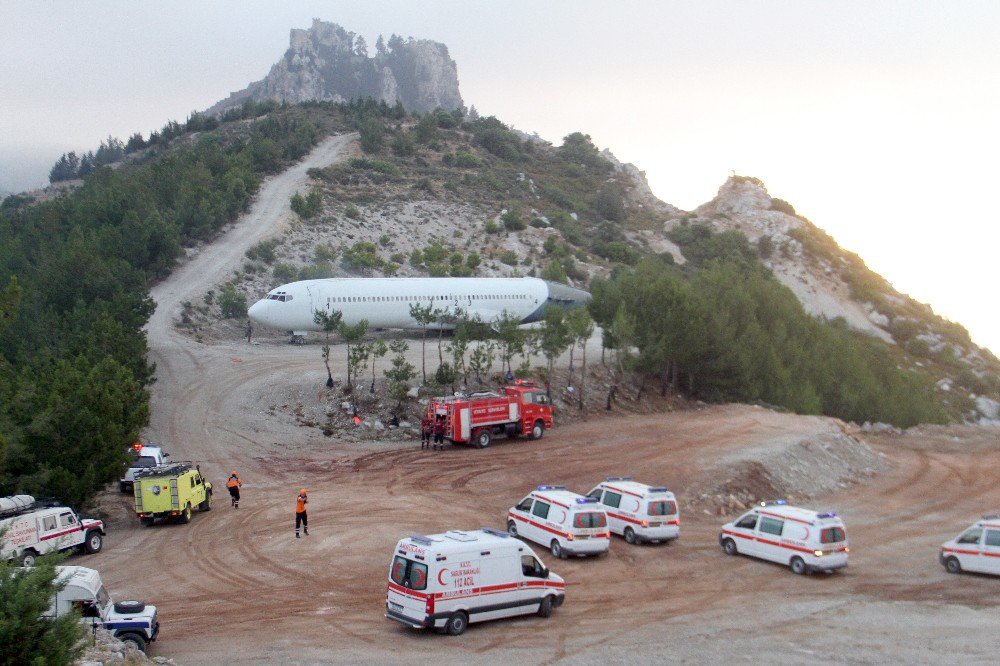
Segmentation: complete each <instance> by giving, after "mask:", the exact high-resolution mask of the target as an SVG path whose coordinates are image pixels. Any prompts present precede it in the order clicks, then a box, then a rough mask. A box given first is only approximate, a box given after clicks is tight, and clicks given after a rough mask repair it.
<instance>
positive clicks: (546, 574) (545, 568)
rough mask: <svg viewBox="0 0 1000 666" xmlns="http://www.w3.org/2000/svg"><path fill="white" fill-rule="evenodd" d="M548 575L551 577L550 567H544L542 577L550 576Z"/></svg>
mask: <svg viewBox="0 0 1000 666" xmlns="http://www.w3.org/2000/svg"><path fill="white" fill-rule="evenodd" d="M548 577H549V568H548V567H542V578H548Z"/></svg>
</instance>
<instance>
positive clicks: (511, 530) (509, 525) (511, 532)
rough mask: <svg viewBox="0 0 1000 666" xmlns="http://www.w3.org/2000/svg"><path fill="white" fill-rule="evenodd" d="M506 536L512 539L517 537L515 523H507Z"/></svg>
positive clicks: (509, 521) (511, 521)
mask: <svg viewBox="0 0 1000 666" xmlns="http://www.w3.org/2000/svg"><path fill="white" fill-rule="evenodd" d="M507 534H509V535H511V536H512V537H516V536H517V523H515V522H514V521H513V520H508V521H507Z"/></svg>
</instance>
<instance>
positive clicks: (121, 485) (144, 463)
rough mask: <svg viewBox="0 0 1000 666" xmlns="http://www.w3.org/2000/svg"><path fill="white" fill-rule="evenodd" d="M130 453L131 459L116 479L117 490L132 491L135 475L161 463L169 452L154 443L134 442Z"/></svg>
mask: <svg viewBox="0 0 1000 666" xmlns="http://www.w3.org/2000/svg"><path fill="white" fill-rule="evenodd" d="M130 452H131V454H132V460H131V462H129V465H128V469H126V470H125V473H124V474H122V476H121V479H119V481H118V490H120V491H121V492H123V493H128V492H131V491H132V488H133V486H134V485H135V475H136V473H138V472H141V471H143V470H145V469H149V468H150V467H156V466H157V465H162V464H163V460H164V458H169V457H170V454H169V453H164V452H163V448H162V447H160V446H157V445H155V444H146V445H143V444H140V443H136V444H133V445H132V448H131V449H130Z"/></svg>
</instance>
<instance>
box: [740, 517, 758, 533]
mask: <svg viewBox="0 0 1000 666" xmlns="http://www.w3.org/2000/svg"><path fill="white" fill-rule="evenodd" d="M736 527H739V528H742V529H745V530H752V529H753V528H755V527H757V514H756V513H749V514H747V515H745V516H743V517H742V518H740V522H738V523H736Z"/></svg>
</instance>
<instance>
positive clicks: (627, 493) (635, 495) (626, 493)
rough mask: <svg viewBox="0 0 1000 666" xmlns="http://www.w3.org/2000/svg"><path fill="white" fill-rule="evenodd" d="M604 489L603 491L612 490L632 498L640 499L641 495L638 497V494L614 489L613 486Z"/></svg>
mask: <svg viewBox="0 0 1000 666" xmlns="http://www.w3.org/2000/svg"><path fill="white" fill-rule="evenodd" d="M604 488H605V490H613V491H614V492H616V493H622V494H625V495H631V496H632V497H638V498H640V499H641V498H642V495H640V494H639V493H633V492H630V491H628V490H623V489H621V488H615V487H614V486H604Z"/></svg>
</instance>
